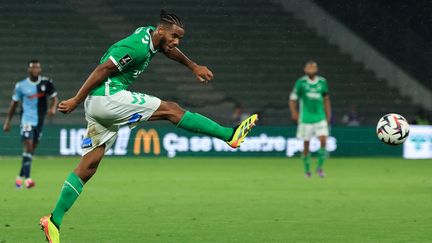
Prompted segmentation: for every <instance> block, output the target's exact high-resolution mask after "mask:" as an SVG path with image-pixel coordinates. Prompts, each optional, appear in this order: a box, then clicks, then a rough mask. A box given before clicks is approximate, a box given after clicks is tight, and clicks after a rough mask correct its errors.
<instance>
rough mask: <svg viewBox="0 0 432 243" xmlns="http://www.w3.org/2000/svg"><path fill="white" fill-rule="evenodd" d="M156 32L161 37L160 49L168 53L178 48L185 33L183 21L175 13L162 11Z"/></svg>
mask: <svg viewBox="0 0 432 243" xmlns="http://www.w3.org/2000/svg"><path fill="white" fill-rule="evenodd" d="M156 32H157V34H158V35H159V36H160V39H159V45H158V46H159V49H160V50H162V51H163V52H168V51H169V50H171V49H173V48H175V47H176V46H178V45H179V44H180V39H181V38H182V37H183V36H184V33H185V31H184V25H183V22H182V21H181V19H180V18H179V17H178V16H177V15H175V14H174V13H168V12H167V11H165V10H161V13H160V20H159V24H158V26H157V29H156Z"/></svg>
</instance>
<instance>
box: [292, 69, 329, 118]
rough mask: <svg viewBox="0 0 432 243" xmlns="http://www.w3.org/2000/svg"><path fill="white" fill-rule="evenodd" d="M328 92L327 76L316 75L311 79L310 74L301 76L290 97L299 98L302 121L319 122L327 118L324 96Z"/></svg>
mask: <svg viewBox="0 0 432 243" xmlns="http://www.w3.org/2000/svg"><path fill="white" fill-rule="evenodd" d="M327 94H328V85H327V81H326V79H325V78H323V77H320V76H316V77H315V79H314V80H310V79H309V77H308V76H303V77H301V78H299V79H298V80H297V81H296V83H295V86H294V89H293V91H292V93H291V96H290V99H292V100H299V103H300V116H299V122H300V123H317V122H320V121H322V120H326V114H325V110H324V97H325V96H326V95H327Z"/></svg>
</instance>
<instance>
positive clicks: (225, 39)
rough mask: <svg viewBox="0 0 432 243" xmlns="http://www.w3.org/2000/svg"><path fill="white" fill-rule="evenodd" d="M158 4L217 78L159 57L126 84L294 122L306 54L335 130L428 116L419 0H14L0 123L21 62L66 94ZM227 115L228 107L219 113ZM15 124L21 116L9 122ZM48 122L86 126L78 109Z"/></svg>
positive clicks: (191, 104)
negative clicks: (31, 63)
mask: <svg viewBox="0 0 432 243" xmlns="http://www.w3.org/2000/svg"><path fill="white" fill-rule="evenodd" d="M161 8H166V9H170V10H173V11H174V12H175V13H177V14H178V15H179V16H181V17H182V18H183V19H184V22H185V24H186V36H185V38H184V39H183V42H182V43H181V49H182V50H183V51H184V52H185V53H186V54H188V55H189V56H190V57H191V58H192V59H193V60H195V61H196V62H198V63H200V64H203V65H207V66H208V67H209V68H210V69H211V70H213V72H214V74H215V79H214V81H213V82H211V83H210V84H209V85H201V84H199V83H197V82H196V81H195V79H194V76H193V75H192V74H191V73H190V72H189V71H188V70H186V69H185V68H184V67H182V66H181V65H179V64H177V63H174V62H172V61H171V60H169V59H167V58H165V57H164V56H163V55H157V56H156V58H155V59H154V61H153V62H152V63H151V65H150V67H149V69H148V71H147V72H145V73H144V74H142V75H141V76H140V77H139V81H138V82H136V83H134V85H133V86H132V87H131V88H130V89H131V90H136V91H140V92H144V93H148V94H152V95H155V96H157V97H160V98H162V99H165V100H174V101H177V102H179V103H180V104H183V105H184V106H185V107H186V108H188V109H191V110H194V111H197V112H201V113H204V114H206V115H210V116H212V117H215V118H216V120H218V121H220V122H223V123H231V122H233V120H235V119H236V116H238V114H241V113H243V112H244V113H252V112H258V113H260V115H261V124H264V125H291V124H292V122H291V120H290V114H289V109H288V99H289V93H290V90H291V89H292V87H293V85H294V82H295V80H296V79H297V78H298V77H300V76H302V75H303V70H302V69H303V65H304V63H305V62H306V61H307V60H309V59H314V60H316V61H317V62H318V65H319V67H320V70H321V75H322V76H324V77H326V78H327V80H328V82H329V86H330V93H331V97H332V101H333V118H332V121H333V123H334V124H337V125H373V124H375V123H376V122H377V120H378V118H379V117H380V116H382V115H384V114H386V113H390V112H396V113H400V114H402V115H404V116H405V117H406V118H407V119H408V120H409V121H410V122H415V121H417V120H419V121H420V120H421V121H420V122H422V123H427V122H430V119H431V115H430V114H431V110H432V95H431V94H432V69H431V68H430V67H429V66H430V60H432V58H431V56H432V47H431V45H430V44H429V43H430V41H431V39H432V34H431V32H430V31H429V28H428V26H430V25H431V24H432V23H431V22H432V20H431V19H430V18H429V12H430V11H431V10H432V8H431V4H429V1H427V0H419V1H416V4H410V3H409V2H407V1H402V0H400V1H398V0H396V1H386V0H381V1H374V2H370V1H365V0H362V1H357V0H356V1H354V0H345V1H330V0H316V1H295V0H274V1H263V0H248V1H239V0H237V1H228V0H219V1H211V2H209V1H198V0H180V1H148V2H143V1H141V0H124V1H111V0H108V1H98V0H96V1H82V0H71V1H56V0H50V1H10V2H7V3H2V4H1V5H0V15H1V27H0V31H1V38H0V44H1V46H2V61H1V62H0V70H2V78H1V81H0V82H1V86H2V87H3V88H2V89H1V91H0V95H1V100H2V102H1V106H0V119H2V120H3V119H4V117H5V114H6V112H7V107H8V105H9V100H10V97H11V94H12V91H13V87H14V83H15V82H17V81H18V80H22V79H24V78H25V77H26V67H27V61H28V60H30V59H33V58H36V59H39V60H40V61H41V63H42V67H43V75H45V76H48V77H50V78H52V79H53V80H54V83H55V85H56V87H57V89H58V93H59V98H60V99H65V98H68V97H70V96H71V95H73V94H74V93H75V92H76V90H77V89H78V88H79V87H80V85H81V84H82V82H83V81H84V80H85V78H86V77H87V76H88V74H89V73H90V72H91V71H92V69H93V68H94V67H95V66H96V65H97V64H98V61H99V58H100V57H101V56H102V54H103V53H104V52H105V50H106V49H107V48H108V47H109V46H110V45H111V44H113V43H114V42H116V41H118V40H120V39H122V38H123V37H125V36H127V35H129V34H130V33H131V32H133V31H134V30H135V29H136V28H137V27H140V26H146V25H151V24H156V23H157V21H158V14H159V11H160V9H161ZM227 111H228V112H227ZM14 121H15V123H17V122H18V119H14ZM47 123H48V124H85V121H84V120H83V108H82V106H81V107H80V109H78V110H77V111H76V112H74V113H72V114H70V115H68V116H65V115H56V116H54V117H53V118H50V119H49V120H48V121H47Z"/></svg>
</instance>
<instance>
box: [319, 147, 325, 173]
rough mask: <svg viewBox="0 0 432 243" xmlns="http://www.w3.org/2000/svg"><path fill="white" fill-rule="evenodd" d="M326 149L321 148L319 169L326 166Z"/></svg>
mask: <svg viewBox="0 0 432 243" xmlns="http://www.w3.org/2000/svg"><path fill="white" fill-rule="evenodd" d="M326 155H327V152H326V149H325V148H320V149H319V150H318V156H317V157H318V164H317V169H320V168H321V167H322V166H323V165H324V161H325V159H326Z"/></svg>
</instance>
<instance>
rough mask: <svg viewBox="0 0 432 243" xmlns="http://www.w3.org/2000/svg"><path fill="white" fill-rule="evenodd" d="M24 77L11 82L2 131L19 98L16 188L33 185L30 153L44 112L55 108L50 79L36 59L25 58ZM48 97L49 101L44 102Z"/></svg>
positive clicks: (7, 127) (53, 92)
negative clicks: (19, 153)
mask: <svg viewBox="0 0 432 243" xmlns="http://www.w3.org/2000/svg"><path fill="white" fill-rule="evenodd" d="M27 71H28V77H27V78H26V79H24V80H21V81H19V82H18V83H17V84H16V85H15V90H14V94H13V96H12V101H11V103H10V106H9V111H8V113H7V117H6V121H5V123H4V125H3V131H4V132H9V130H10V126H11V121H12V117H13V116H14V114H15V111H16V108H17V106H18V103H19V102H21V138H22V142H23V153H22V165H21V170H20V172H19V174H18V176H17V178H16V180H15V185H16V187H17V188H22V186H23V182H24V184H25V186H26V188H28V189H30V188H32V187H34V186H35V183H34V181H33V180H32V179H31V178H30V170H31V164H32V156H33V154H34V153H35V150H36V147H37V145H38V143H39V141H40V138H41V136H42V128H43V124H44V120H45V116H46V114H47V113H48V115H54V114H55V112H56V108H57V92H56V90H55V88H54V84H53V82H52V80H51V79H49V78H47V77H43V76H41V72H42V68H41V64H40V62H39V61H38V60H31V61H29V62H28V69H27ZM48 99H49V100H50V104H49V105H48Z"/></svg>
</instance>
